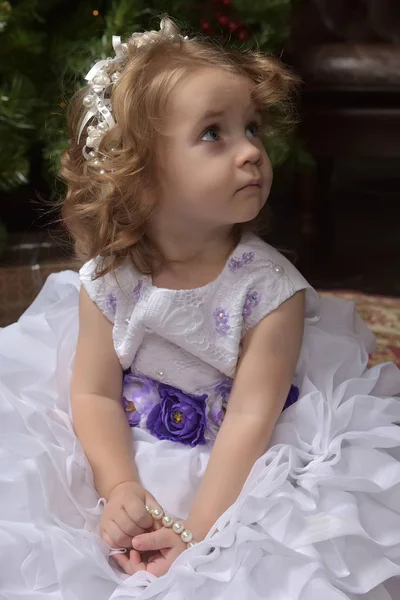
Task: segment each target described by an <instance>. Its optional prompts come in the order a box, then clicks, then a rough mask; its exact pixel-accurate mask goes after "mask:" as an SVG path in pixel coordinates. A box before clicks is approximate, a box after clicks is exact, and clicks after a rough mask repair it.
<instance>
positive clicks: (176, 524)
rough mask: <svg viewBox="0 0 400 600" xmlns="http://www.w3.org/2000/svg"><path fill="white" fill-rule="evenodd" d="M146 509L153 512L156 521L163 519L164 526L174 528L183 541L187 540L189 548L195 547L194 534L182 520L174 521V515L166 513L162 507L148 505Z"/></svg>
mask: <svg viewBox="0 0 400 600" xmlns="http://www.w3.org/2000/svg"><path fill="white" fill-rule="evenodd" d="M146 510H147V512H148V513H150V514H151V516H152V517H153V519H154V520H155V521H161V522H162V524H163V526H164V527H167V528H168V529H169V528H172V531H173V532H174V533H176V534H177V535H179V536H180V538H181V540H182V542H185V544H186V546H187V547H188V548H193V546H195V544H196V542H195V541H194V539H193V534H192V532H191V531H189V529H185V526H184V524H183V523H182V522H181V521H174V519H173V518H172V517H170V516H169V515H166V514H164V511H163V509H162V508H151V506H146Z"/></svg>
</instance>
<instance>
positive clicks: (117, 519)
mask: <svg viewBox="0 0 400 600" xmlns="http://www.w3.org/2000/svg"><path fill="white" fill-rule="evenodd" d="M113 521H114V523H116V524H117V525H118V527H119V528H120V529H121V531H123V533H125V534H126V535H127V536H129V537H130V538H131V539H132V538H133V537H135V536H136V535H140V534H141V533H144V531H145V529H143V528H142V527H139V525H137V524H136V523H135V522H134V521H132V519H131V518H130V516H129V515H128V513H127V512H126V510H125V508H121V510H120V511H119V512H118V513H117V515H115V516H114V517H113Z"/></svg>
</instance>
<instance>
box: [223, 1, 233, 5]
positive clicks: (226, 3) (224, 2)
mask: <svg viewBox="0 0 400 600" xmlns="http://www.w3.org/2000/svg"><path fill="white" fill-rule="evenodd" d="M222 4H225V6H230V5H231V0H222Z"/></svg>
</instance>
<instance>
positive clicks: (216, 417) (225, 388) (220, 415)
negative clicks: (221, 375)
mask: <svg viewBox="0 0 400 600" xmlns="http://www.w3.org/2000/svg"><path fill="white" fill-rule="evenodd" d="M231 390H232V379H229V377H225V379H223V380H222V381H221V382H220V383H218V384H217V385H216V386H215V387H214V391H215V392H216V393H217V398H216V399H215V401H214V402H213V403H212V405H211V407H210V421H212V423H214V424H215V425H217V427H218V428H219V427H221V425H222V421H223V420H224V417H225V412H226V405H227V402H228V398H229V394H230V393H231Z"/></svg>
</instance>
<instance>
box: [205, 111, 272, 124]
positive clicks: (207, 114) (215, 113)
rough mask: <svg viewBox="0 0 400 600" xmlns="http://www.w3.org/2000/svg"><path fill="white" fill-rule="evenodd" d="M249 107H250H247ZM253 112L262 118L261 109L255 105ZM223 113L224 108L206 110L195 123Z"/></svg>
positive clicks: (215, 117) (220, 115)
mask: <svg viewBox="0 0 400 600" xmlns="http://www.w3.org/2000/svg"><path fill="white" fill-rule="evenodd" d="M250 108H251V107H249V109H250ZM249 112H250V110H249ZM254 112H255V113H256V115H257V116H259V117H260V118H261V119H262V118H263V114H262V111H261V110H260V109H259V108H257V107H255V109H254ZM225 113H226V111H225V110H208V111H207V112H205V113H204V114H203V115H202V116H201V117H200V118H199V119H198V121H197V124H200V123H203V122H204V121H208V120H209V119H217V118H218V117H222V116H223V115H224V114H225Z"/></svg>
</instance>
